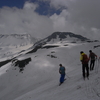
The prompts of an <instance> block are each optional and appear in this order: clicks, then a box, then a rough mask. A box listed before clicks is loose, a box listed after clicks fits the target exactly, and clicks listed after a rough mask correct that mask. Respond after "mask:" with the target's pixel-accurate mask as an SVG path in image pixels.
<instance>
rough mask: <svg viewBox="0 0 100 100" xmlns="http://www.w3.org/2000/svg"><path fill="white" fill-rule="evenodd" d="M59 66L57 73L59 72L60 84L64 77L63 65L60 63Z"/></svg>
mask: <svg viewBox="0 0 100 100" xmlns="http://www.w3.org/2000/svg"><path fill="white" fill-rule="evenodd" d="M59 66H60V68H59V73H60V75H61V76H60V84H59V85H61V84H62V83H63V82H64V80H65V79H64V78H65V70H66V69H65V67H64V66H62V64H59Z"/></svg>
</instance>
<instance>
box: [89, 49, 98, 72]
mask: <svg viewBox="0 0 100 100" xmlns="http://www.w3.org/2000/svg"><path fill="white" fill-rule="evenodd" d="M89 52H90V54H89V59H90V71H91V70H93V69H94V65H95V60H96V59H97V55H96V54H95V53H93V52H92V50H89Z"/></svg>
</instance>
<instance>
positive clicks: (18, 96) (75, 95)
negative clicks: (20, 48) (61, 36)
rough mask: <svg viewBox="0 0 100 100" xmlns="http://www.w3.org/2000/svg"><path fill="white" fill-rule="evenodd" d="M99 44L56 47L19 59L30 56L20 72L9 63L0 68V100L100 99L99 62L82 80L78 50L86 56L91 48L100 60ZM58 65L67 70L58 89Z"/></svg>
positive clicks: (60, 45) (23, 57)
mask: <svg viewBox="0 0 100 100" xmlns="http://www.w3.org/2000/svg"><path fill="white" fill-rule="evenodd" d="M99 44H100V42H93V43H66V44H59V47H55V48H49V49H46V48H42V49H39V50H38V51H37V52H35V53H30V54H27V55H22V56H19V57H18V59H19V60H21V59H25V58H28V57H31V59H32V61H31V62H29V64H28V65H26V66H25V68H24V70H23V72H19V68H18V67H14V66H13V65H12V64H11V62H10V63H8V64H6V65H4V66H2V67H1V68H0V80H1V81H0V100H100V66H99V63H100V61H99V60H97V61H96V64H95V70H93V71H91V72H90V77H89V80H87V79H86V80H85V81H84V80H83V78H82V67H81V62H80V60H79V58H80V51H81V50H83V51H84V52H85V53H86V54H89V52H88V51H89V50H90V49H91V50H93V51H94V52H95V53H96V54H97V55H98V57H99V56H100V53H99V51H100V47H99V46H98V45H99ZM57 45H58V44H57ZM94 46H96V48H94ZM60 63H62V64H63V65H64V66H65V67H66V79H67V80H66V81H65V82H64V84H62V85H61V86H59V78H60V75H59V72H58V70H59V64H60Z"/></svg>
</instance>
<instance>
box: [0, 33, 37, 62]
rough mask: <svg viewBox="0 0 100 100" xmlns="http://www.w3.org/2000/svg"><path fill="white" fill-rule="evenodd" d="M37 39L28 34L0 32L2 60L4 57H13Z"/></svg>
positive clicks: (0, 55)
mask: <svg viewBox="0 0 100 100" xmlns="http://www.w3.org/2000/svg"><path fill="white" fill-rule="evenodd" d="M36 41H37V39H36V38H33V37H32V36H31V35H29V34H10V35H2V34H0V58H1V61H3V60H4V59H5V58H7V57H8V58H9V57H10V58H13V57H14V56H16V53H19V54H20V52H23V51H25V50H26V49H28V48H30V47H32V46H33V45H34V43H35V42H36Z"/></svg>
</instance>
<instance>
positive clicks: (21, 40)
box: [0, 34, 37, 46]
mask: <svg viewBox="0 0 100 100" xmlns="http://www.w3.org/2000/svg"><path fill="white" fill-rule="evenodd" d="M36 41H37V39H36V38H32V36H31V35H29V34H10V35H7V34H6V35H3V34H0V46H9V45H10V46H11V45H13V46H17V45H27V44H30V43H35V42H36Z"/></svg>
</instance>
